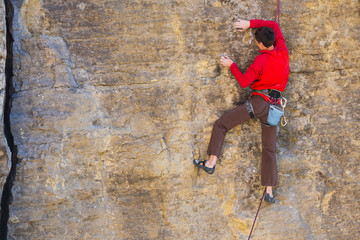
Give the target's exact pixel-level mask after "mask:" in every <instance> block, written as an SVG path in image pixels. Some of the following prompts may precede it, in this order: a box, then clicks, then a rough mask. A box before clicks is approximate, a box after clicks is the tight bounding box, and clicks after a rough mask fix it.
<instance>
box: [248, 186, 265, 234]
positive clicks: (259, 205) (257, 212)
mask: <svg viewBox="0 0 360 240" xmlns="http://www.w3.org/2000/svg"><path fill="white" fill-rule="evenodd" d="M265 192H266V188H265V190H264V193H263V195H262V197H261V201H260V204H259V208H258V210H257V213H256V215H255V219H254V222H253V225H252V227H251V231H250V234H249V238H248V240H250V238H251V234H252V231H253V229H254V226H255V222H256V218H257V216H258V214H259V211H260V207H261V203H262V201H263V199H264V196H265Z"/></svg>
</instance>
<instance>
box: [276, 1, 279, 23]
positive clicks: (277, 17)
mask: <svg viewBox="0 0 360 240" xmlns="http://www.w3.org/2000/svg"><path fill="white" fill-rule="evenodd" d="M275 22H277V23H278V24H279V26H280V0H277V8H276V13H275Z"/></svg>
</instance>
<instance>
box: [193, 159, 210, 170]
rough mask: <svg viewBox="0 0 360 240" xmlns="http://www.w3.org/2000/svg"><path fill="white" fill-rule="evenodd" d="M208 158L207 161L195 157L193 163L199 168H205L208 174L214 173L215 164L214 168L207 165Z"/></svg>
mask: <svg viewBox="0 0 360 240" xmlns="http://www.w3.org/2000/svg"><path fill="white" fill-rule="evenodd" d="M206 162H207V160H205V161H200V160H199V159H194V161H193V163H194V165H195V166H197V167H198V168H201V169H202V170H204V171H205V172H207V173H208V174H213V173H214V172H215V166H216V165H215V166H214V167H212V168H209V167H207V166H205V164H206Z"/></svg>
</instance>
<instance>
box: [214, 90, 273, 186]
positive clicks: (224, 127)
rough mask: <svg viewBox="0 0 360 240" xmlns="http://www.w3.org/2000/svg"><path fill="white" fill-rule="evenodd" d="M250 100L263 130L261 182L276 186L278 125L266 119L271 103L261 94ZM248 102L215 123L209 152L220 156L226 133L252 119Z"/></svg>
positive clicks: (264, 184)
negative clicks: (269, 123) (273, 124)
mask: <svg viewBox="0 0 360 240" xmlns="http://www.w3.org/2000/svg"><path fill="white" fill-rule="evenodd" d="M248 101H250V103H251V105H252V106H253V109H254V115H255V117H256V118H257V119H259V120H260V121H261V130H262V134H261V136H262V161H261V184H262V185H263V186H275V185H276V183H277V167H276V137H277V126H269V125H266V124H264V123H267V121H266V119H267V116H268V112H269V105H268V104H267V102H266V101H265V99H264V98H262V97H261V96H256V95H255V96H252V97H251V98H250V99H249V100H248ZM250 118H251V117H250V115H249V113H248V111H247V109H246V104H245V103H244V104H242V105H240V106H238V107H237V108H235V109H233V110H231V111H229V112H227V113H225V114H224V115H223V116H221V118H219V119H218V120H217V121H216V122H215V123H214V127H213V131H212V135H211V139H210V143H209V147H208V150H207V153H208V154H209V155H215V156H217V157H219V156H220V153H221V150H222V146H223V143H224V138H225V135H226V133H227V132H228V131H229V130H230V129H232V128H234V127H235V126H237V125H239V124H242V123H244V122H246V121H248V120H250Z"/></svg>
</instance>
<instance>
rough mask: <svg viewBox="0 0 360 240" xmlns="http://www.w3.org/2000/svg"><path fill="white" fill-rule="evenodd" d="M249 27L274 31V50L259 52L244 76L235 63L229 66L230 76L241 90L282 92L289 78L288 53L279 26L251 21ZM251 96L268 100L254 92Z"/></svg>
mask: <svg viewBox="0 0 360 240" xmlns="http://www.w3.org/2000/svg"><path fill="white" fill-rule="evenodd" d="M250 27H251V28H260V27H270V28H272V29H274V32H275V42H274V50H262V51H259V52H260V53H262V54H260V55H259V56H257V57H256V58H255V60H254V62H253V63H252V64H251V65H250V67H249V68H248V69H247V70H246V72H245V73H244V74H243V73H242V72H241V71H240V69H239V68H238V66H237V65H236V64H235V63H233V64H231V66H230V70H231V72H232V74H233V75H234V76H235V78H236V80H237V81H238V82H239V84H240V86H241V87H242V88H246V87H248V86H249V85H251V88H252V89H254V90H265V89H276V90H279V91H281V92H283V91H284V89H285V86H286V84H287V82H288V77H289V52H288V50H287V47H286V45H285V39H284V37H283V35H282V33H281V30H280V27H279V25H278V24H277V23H276V22H273V21H263V20H251V21H250ZM253 95H261V96H263V97H264V98H265V99H266V100H268V98H267V97H266V96H265V95H263V94H261V93H257V92H254V93H253Z"/></svg>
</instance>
